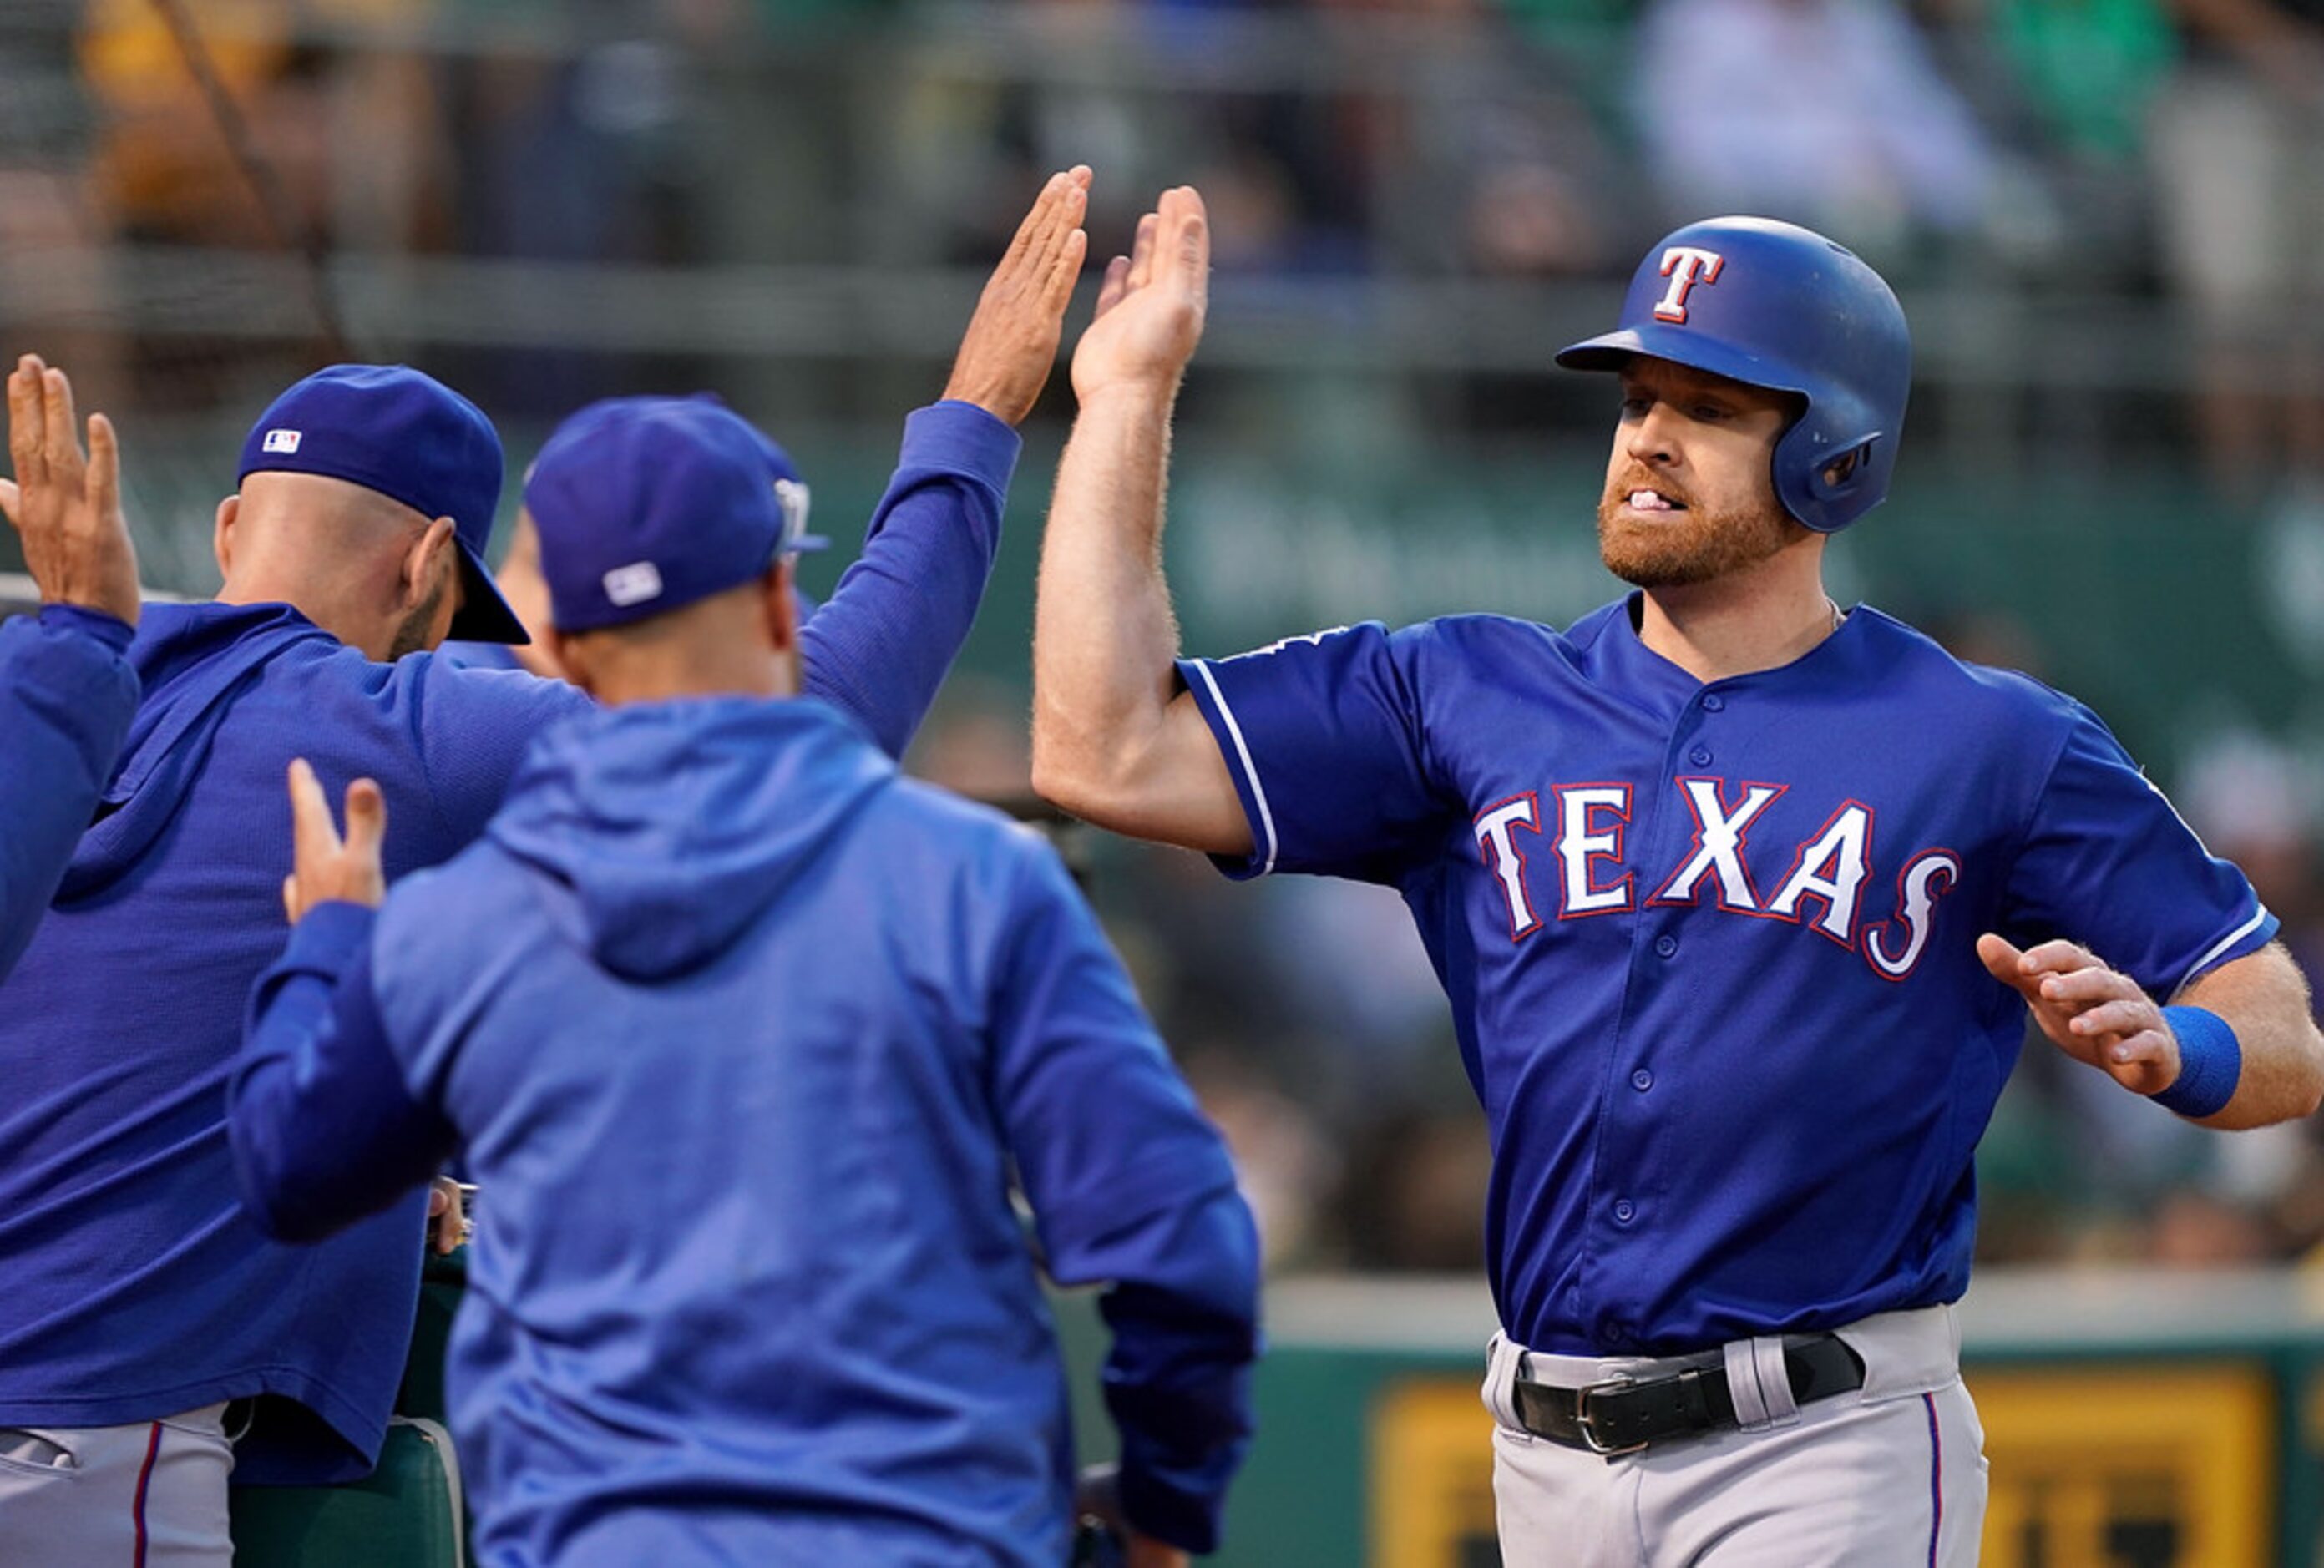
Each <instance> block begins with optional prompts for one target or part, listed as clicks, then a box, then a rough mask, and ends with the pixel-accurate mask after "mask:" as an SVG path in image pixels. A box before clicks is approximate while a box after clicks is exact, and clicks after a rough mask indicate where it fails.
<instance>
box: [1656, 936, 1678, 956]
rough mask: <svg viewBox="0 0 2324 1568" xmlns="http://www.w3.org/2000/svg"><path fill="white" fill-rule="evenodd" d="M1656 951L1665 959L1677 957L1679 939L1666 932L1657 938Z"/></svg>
mask: <svg viewBox="0 0 2324 1568" xmlns="http://www.w3.org/2000/svg"><path fill="white" fill-rule="evenodd" d="M1655 952H1657V953H1659V954H1661V955H1663V956H1664V957H1665V958H1672V957H1675V956H1677V954H1678V938H1677V937H1675V936H1671V935H1669V934H1668V933H1667V932H1665V934H1664V935H1662V936H1657V937H1655Z"/></svg>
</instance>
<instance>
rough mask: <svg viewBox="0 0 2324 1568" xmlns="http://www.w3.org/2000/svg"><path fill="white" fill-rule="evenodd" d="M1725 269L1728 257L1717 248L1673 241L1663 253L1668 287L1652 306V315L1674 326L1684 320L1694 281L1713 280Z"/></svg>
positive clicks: (1712, 281)
mask: <svg viewBox="0 0 2324 1568" xmlns="http://www.w3.org/2000/svg"><path fill="white" fill-rule="evenodd" d="M1726 270H1727V258H1726V257H1725V256H1722V255H1720V254H1719V253H1718V252H1717V251H1705V250H1698V249H1696V248H1695V247H1694V246H1692V245H1673V246H1671V248H1670V249H1668V250H1666V251H1665V252H1664V253H1663V266H1662V273H1663V276H1664V277H1665V278H1668V279H1669V280H1670V287H1669V288H1667V289H1665V290H1664V291H1663V297H1662V299H1661V300H1660V301H1659V302H1657V303H1656V304H1655V320H1657V321H1668V322H1670V323H1671V324H1672V325H1674V326H1683V325H1684V324H1685V322H1686V297H1687V295H1688V294H1690V293H1692V291H1693V290H1694V286H1695V285H1696V284H1697V283H1716V282H1717V281H1719V274H1720V272H1724V271H1726Z"/></svg>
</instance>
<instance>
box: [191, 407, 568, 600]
mask: <svg viewBox="0 0 2324 1568" xmlns="http://www.w3.org/2000/svg"><path fill="white" fill-rule="evenodd" d="M262 473H282V474H319V475H323V476H324V477H325V478H328V479H344V480H346V482H347V483H348V484H360V485H362V486H363V487H364V489H366V490H375V491H377V492H379V493H380V494H382V495H384V496H386V497H387V498H388V499H389V500H391V501H400V502H401V503H403V504H404V505H406V506H408V507H410V508H411V510H412V511H414V512H419V513H420V515H421V516H423V517H428V518H438V517H448V518H450V519H451V520H452V526H453V529H454V530H455V532H456V533H457V538H458V540H459V546H460V579H461V587H462V588H463V590H464V592H463V594H462V595H461V601H460V609H459V613H457V614H456V615H454V616H453V617H452V632H451V634H452V635H453V636H454V637H457V638H460V639H462V640H464V641H470V642H530V641H531V639H530V637H527V636H526V635H525V631H524V623H522V622H521V621H519V620H518V619H517V618H516V614H515V612H513V611H512V610H511V609H510V608H509V607H508V601H507V600H505V599H503V598H502V597H501V591H500V589H499V588H498V587H496V586H493V576H492V574H491V573H490V572H488V571H486V570H485V569H484V548H485V546H486V545H488V544H489V543H491V541H492V537H493V512H494V511H495V510H496V509H497V508H498V507H499V506H500V501H501V438H500V436H499V434H498V433H497V432H495V431H494V430H493V422H492V421H491V420H488V419H486V418H484V411H483V410H481V409H479V408H477V407H476V405H475V404H474V403H472V402H470V401H468V400H467V399H466V398H464V397H462V396H461V395H460V394H459V393H458V392H454V391H453V390H452V389H451V388H450V387H447V386H446V385H445V384H444V383H442V382H440V381H438V380H437V379H436V378H435V377H433V376H429V375H422V374H420V372H418V371H416V370H413V369H412V368H411V367H410V365H405V364H335V365H332V366H331V367H330V368H329V369H327V370H318V371H317V372H316V373H315V374H312V375H310V376H309V377H308V378H307V379H306V380H304V381H302V382H300V383H298V384H297V385H295V386H293V387H292V388H291V390H290V391H288V392H284V393H283V394H282V395H281V397H279V398H276V399H275V400H274V401H273V402H272V404H270V405H269V406H268V408H267V410H266V411H265V412H264V413H263V414H261V415H260V416H259V417H258V423H256V424H255V425H253V426H252V427H251V429H250V435H249V438H247V439H245V440H244V442H243V444H242V468H241V471H240V472H239V473H237V474H236V475H235V484H241V483H242V482H243V481H244V479H247V478H249V477H250V476H251V475H253V474H262Z"/></svg>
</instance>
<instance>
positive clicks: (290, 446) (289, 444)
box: [259, 430, 304, 452]
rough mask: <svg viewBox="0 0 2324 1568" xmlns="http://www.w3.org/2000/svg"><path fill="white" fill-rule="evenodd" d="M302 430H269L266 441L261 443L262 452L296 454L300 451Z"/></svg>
mask: <svg viewBox="0 0 2324 1568" xmlns="http://www.w3.org/2000/svg"><path fill="white" fill-rule="evenodd" d="M302 434H304V432H303V431H300V430H269V431H267V432H266V439H265V440H263V441H262V442H261V443H259V450H260V451H262V452H295V451H297V450H298V449H299V438H300V436H301V435H302Z"/></svg>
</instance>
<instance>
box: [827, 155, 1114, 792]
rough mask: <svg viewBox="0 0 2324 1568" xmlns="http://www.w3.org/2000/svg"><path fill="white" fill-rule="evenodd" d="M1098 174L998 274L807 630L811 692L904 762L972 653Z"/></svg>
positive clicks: (1068, 186) (1049, 196)
mask: <svg viewBox="0 0 2324 1568" xmlns="http://www.w3.org/2000/svg"><path fill="white" fill-rule="evenodd" d="M1089 180H1090V171H1088V170H1087V169H1086V168H1075V169H1073V170H1070V171H1066V172H1065V173H1063V174H1057V175H1054V176H1052V177H1051V178H1050V180H1049V182H1048V183H1047V185H1046V186H1044V187H1043V188H1042V190H1041V195H1040V198H1039V199H1038V200H1037V201H1036V202H1035V203H1034V204H1033V209H1032V211H1030V212H1029V213H1028V214H1027V215H1026V217H1025V221H1024V223H1023V224H1022V225H1021V226H1019V228H1018V230H1017V236H1016V238H1015V239H1014V240H1013V241H1012V242H1011V243H1010V246H1009V251H1008V254H1006V255H1004V256H1002V257H1001V263H1000V265H999V266H997V267H995V268H994V269H993V272H992V277H991V280H990V281H988V282H987V283H986V284H985V286H984V292H983V295H982V298H980V299H979V300H978V301H977V306H976V312H975V314H974V315H973V317H972V318H970V320H969V324H968V330H967V332H966V333H965V334H964V336H963V337H962V339H961V345H960V356H959V358H958V359H956V360H955V361H954V364H953V371H952V379H951V380H950V381H949V382H948V383H946V384H945V394H944V401H941V402H938V403H936V404H935V405H934V406H933V407H930V408H925V409H921V410H918V411H917V412H916V413H914V414H913V415H912V416H911V417H910V418H909V419H908V420H906V421H905V425H904V447H903V452H902V454H901V456H900V457H899V460H898V463H897V466H896V473H895V476H894V477H893V478H891V479H890V481H889V482H888V493H886V494H885V495H883V496H881V498H880V505H879V509H878V510H877V511H876V512H873V513H872V517H871V529H870V530H869V531H868V532H867V533H866V535H865V537H864V541H863V553H862V556H860V557H858V558H857V559H856V561H855V563H854V564H853V566H851V567H848V568H847V570H846V572H845V573H844V574H843V575H842V576H841V577H840V579H839V586H838V587H837V588H836V589H835V590H834V592H833V594H832V595H831V598H830V599H829V601H828V602H826V603H825V604H824V605H823V606H822V607H821V608H820V609H818V610H817V611H816V613H814V614H813V615H812V616H810V617H809V618H808V620H807V626H806V628H805V629H804V630H803V631H802V632H801V634H800V636H801V648H802V650H803V652H804V655H805V663H806V667H807V694H808V695H809V696H818V697H821V698H823V699H824V700H825V701H827V702H829V703H831V704H833V705H834V706H836V707H839V708H841V709H844V711H846V712H847V713H850V714H852V715H854V716H855V717H856V718H858V719H860V720H861V721H862V723H863V724H864V726H865V727H866V728H868V729H869V730H871V733H872V734H873V736H874V737H875V738H876V739H877V740H878V741H879V742H880V744H881V746H882V747H883V748H885V749H886V750H887V752H889V753H890V755H897V756H899V755H901V754H902V752H903V750H904V748H905V747H906V746H908V745H909V744H910V743H911V739H912V735H913V733H914V732H915V731H917V730H918V728H919V725H920V721H921V719H923V718H925V717H926V716H927V711H928V705H929V704H930V703H932V702H934V701H935V700H936V688H937V687H940V686H942V685H943V684H944V678H945V673H946V672H947V671H948V670H950V669H951V668H952V661H953V659H954V657H955V656H956V655H957V654H958V653H959V652H960V647H961V644H962V642H964V641H966V640H967V637H968V629H969V626H970V624H971V623H973V622H974V620H975V619H976V610H977V606H978V604H981V603H982V601H983V598H984V585H985V582H986V579H987V578H989V577H990V576H991V574H992V558H993V555H994V553H995V552H996V551H997V550H998V549H1000V545H1001V509H1002V507H1003V505H1004V504H1005V503H1006V502H1007V499H1008V493H1009V478H1010V472H1011V471H1012V470H1013V469H1014V467H1015V466H1016V462H1017V450H1018V439H1017V432H1016V429H1015V427H1016V426H1017V425H1019V423H1021V422H1022V421H1023V420H1024V418H1025V416H1026V415H1027V414H1028V413H1030V412H1032V410H1033V404H1034V402H1035V401H1037V399H1038V398H1039V397H1040V395H1041V388H1042V386H1043V385H1044V384H1046V383H1047V381H1048V378H1049V370H1050V367H1051V366H1052V365H1053V364H1055V363H1056V357H1057V342H1058V339H1059V337H1060V336H1061V335H1062V333H1063V331H1064V327H1065V305H1066V303H1067V301H1069V300H1071V299H1072V298H1073V291H1074V280H1075V279H1076V278H1077V277H1079V276H1080V275H1081V269H1082V258H1083V256H1084V254H1085V253H1086V251H1087V249H1088V244H1089V242H1088V236H1087V235H1084V233H1083V231H1082V227H1081V222H1082V215H1083V214H1084V212H1085V211H1086V210H1087V208H1088V205H1089Z"/></svg>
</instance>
